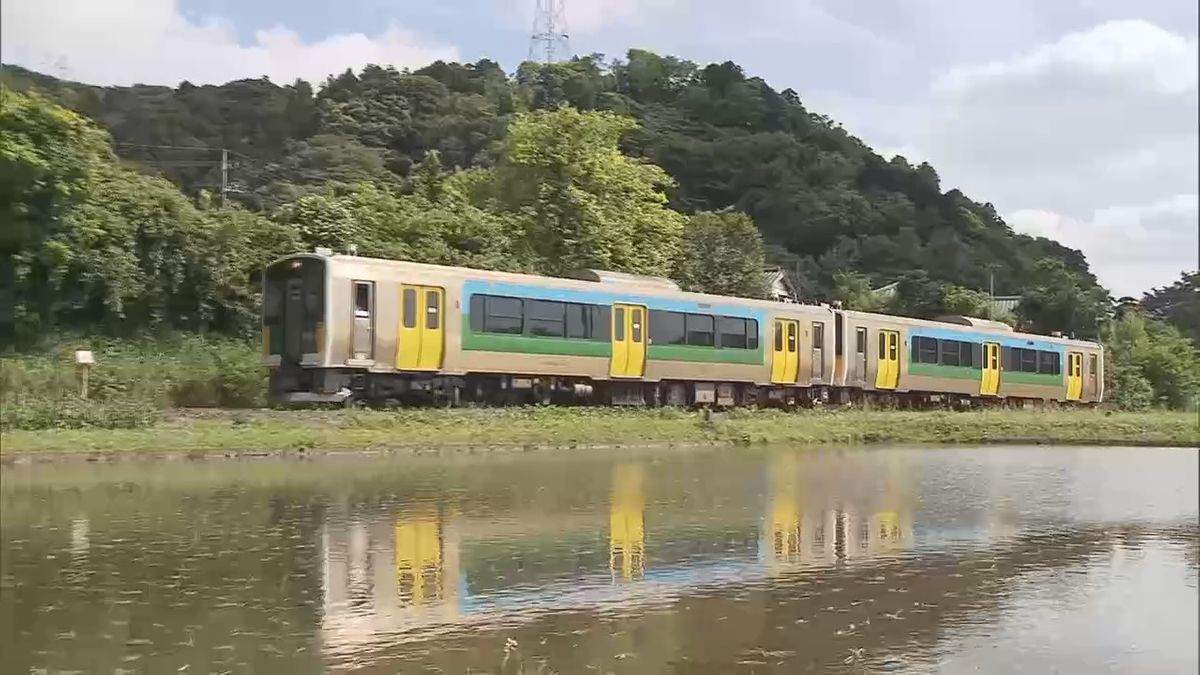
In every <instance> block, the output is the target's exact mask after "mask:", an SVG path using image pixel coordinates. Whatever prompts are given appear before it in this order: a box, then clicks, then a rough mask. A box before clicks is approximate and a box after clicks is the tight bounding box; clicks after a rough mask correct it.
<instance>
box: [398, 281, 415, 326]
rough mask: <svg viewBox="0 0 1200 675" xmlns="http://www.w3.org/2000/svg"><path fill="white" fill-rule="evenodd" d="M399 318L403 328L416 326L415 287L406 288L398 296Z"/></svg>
mask: <svg viewBox="0 0 1200 675" xmlns="http://www.w3.org/2000/svg"><path fill="white" fill-rule="evenodd" d="M400 304H401V307H400V314H401V320H402V321H403V323H404V327H405V328H416V327H417V289H415V288H406V289H404V293H402V294H401V298H400Z"/></svg>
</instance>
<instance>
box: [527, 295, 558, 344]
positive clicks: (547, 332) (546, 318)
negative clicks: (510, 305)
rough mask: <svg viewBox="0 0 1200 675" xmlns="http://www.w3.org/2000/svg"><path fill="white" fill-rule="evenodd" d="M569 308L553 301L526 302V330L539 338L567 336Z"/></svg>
mask: <svg viewBox="0 0 1200 675" xmlns="http://www.w3.org/2000/svg"><path fill="white" fill-rule="evenodd" d="M566 311H567V307H566V305H565V304H563V303H561V302H554V301H552V300H526V301H525V312H524V316H525V328H526V329H527V330H528V331H529V334H530V335H536V336H538V337H559V338H560V337H565V336H566V333H567V331H566Z"/></svg>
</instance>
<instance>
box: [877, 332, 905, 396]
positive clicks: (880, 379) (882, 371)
mask: <svg viewBox="0 0 1200 675" xmlns="http://www.w3.org/2000/svg"><path fill="white" fill-rule="evenodd" d="M878 344H879V349H878V351H877V352H876V354H875V356H876V359H875V361H876V364H875V388H876V389H895V388H896V387H897V385H899V384H900V332H899V331H894V330H881V331H879V340H878Z"/></svg>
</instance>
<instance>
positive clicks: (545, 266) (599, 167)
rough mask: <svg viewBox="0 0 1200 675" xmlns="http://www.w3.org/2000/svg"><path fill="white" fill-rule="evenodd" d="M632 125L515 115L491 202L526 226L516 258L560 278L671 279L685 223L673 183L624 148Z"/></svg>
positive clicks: (606, 116) (571, 114)
mask: <svg viewBox="0 0 1200 675" xmlns="http://www.w3.org/2000/svg"><path fill="white" fill-rule="evenodd" d="M635 127H636V124H635V123H634V122H633V120H631V119H628V118H625V117H619V116H617V115H614V114H611V113H606V112H592V113H582V112H579V111H577V110H574V109H571V108H563V109H559V110H553V111H537V112H533V113H529V114H527V115H522V116H519V117H517V118H516V119H514V121H513V122H512V124H511V125H510V127H509V129H508V135H507V136H506V138H505V142H504V146H503V149H502V159H501V162H500V163H499V165H498V166H497V167H496V172H495V177H494V181H493V188H492V191H491V199H490V204H491V205H492V206H493V208H496V209H498V210H500V211H503V212H506V213H509V214H512V216H513V217H514V218H516V219H517V221H518V222H519V227H520V232H519V233H518V236H517V240H516V246H517V252H518V255H519V256H520V257H521V258H522V259H524V260H527V261H529V263H530V264H531V265H532V266H534V267H535V268H536V269H540V270H543V271H545V272H547V273H551V274H557V273H563V272H568V271H571V270H575V269H585V268H600V269H612V270H621V271H627V272H636V273H641V274H651V275H659V276H667V275H668V274H669V273H670V272H671V267H672V265H673V263H674V262H675V258H676V255H677V253H678V250H679V238H680V234H681V232H682V230H683V223H684V217H683V216H682V215H680V214H679V213H678V212H676V211H673V210H671V209H670V208H668V207H667V196H666V194H665V192H664V189H665V188H667V187H669V186H670V185H671V180H670V177H669V176H667V174H666V173H665V172H664V171H663V170H662V169H660V168H659V167H657V166H654V165H653V164H649V163H646V162H640V161H637V160H635V159H632V158H630V157H628V156H626V155H624V154H622V153H621V151H620V150H619V149H618V142H619V140H620V138H621V135H622V134H624V133H626V132H628V131H630V130H632V129H634V128H635Z"/></svg>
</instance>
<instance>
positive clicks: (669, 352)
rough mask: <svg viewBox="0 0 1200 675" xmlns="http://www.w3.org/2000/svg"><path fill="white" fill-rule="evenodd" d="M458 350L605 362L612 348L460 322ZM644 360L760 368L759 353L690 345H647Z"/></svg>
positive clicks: (750, 350)
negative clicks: (482, 330)
mask: <svg viewBox="0 0 1200 675" xmlns="http://www.w3.org/2000/svg"><path fill="white" fill-rule="evenodd" d="M462 348H463V350H465V351H482V352H508V353H517V354H548V355H552V356H592V357H605V358H608V357H611V356H612V344H611V343H609V342H599V341H596V340H579V339H567V338H554V337H537V336H534V335H502V334H499V333H473V332H471V329H470V324H469V322H467V321H464V322H463V333H462ZM646 358H647V359H648V360H650V361H686V362H690V363H742V364H750V365H762V363H763V350H762V349H714V348H712V347H696V346H690V345H649V349H648V350H647V353H646Z"/></svg>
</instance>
